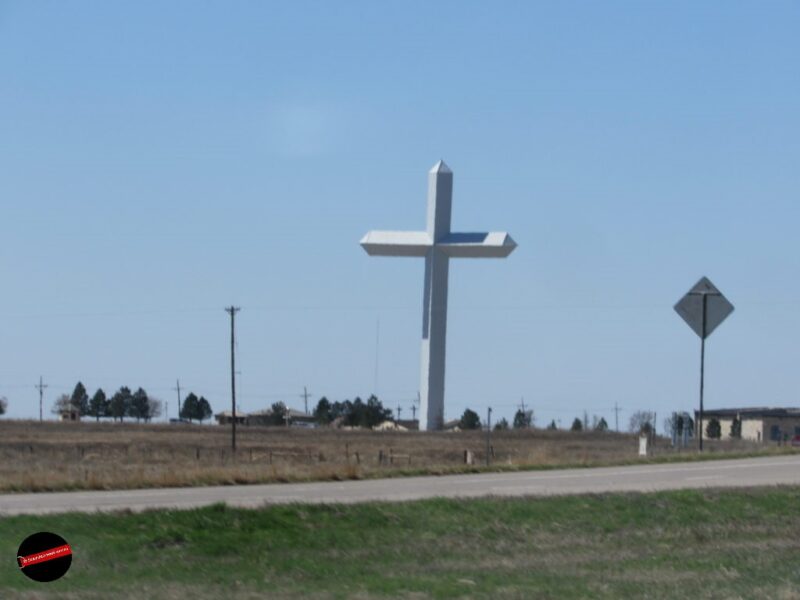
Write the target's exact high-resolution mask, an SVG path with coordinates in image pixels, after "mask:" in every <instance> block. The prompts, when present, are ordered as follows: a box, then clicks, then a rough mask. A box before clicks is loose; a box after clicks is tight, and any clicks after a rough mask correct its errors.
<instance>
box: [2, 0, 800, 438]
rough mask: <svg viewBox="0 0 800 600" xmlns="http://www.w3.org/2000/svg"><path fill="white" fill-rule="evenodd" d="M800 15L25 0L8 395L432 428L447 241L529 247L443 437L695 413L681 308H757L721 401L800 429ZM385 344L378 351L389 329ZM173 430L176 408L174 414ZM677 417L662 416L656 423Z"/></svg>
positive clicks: (507, 282) (712, 370) (7, 176)
mask: <svg viewBox="0 0 800 600" xmlns="http://www.w3.org/2000/svg"><path fill="white" fill-rule="evenodd" d="M799 18H800V4H798V3H797V2H777V1H775V2H694V1H692V2H603V3H598V2H494V3H490V2H461V1H459V2H435V3H432V2H381V3H377V2H336V3H333V2H283V3H268V2H252V3H251V2H218V3H214V2H203V3H197V2H169V3H164V2H136V3H108V2H71V3H62V2H2V1H0V205H1V206H2V217H3V218H2V221H0V227H1V228H2V239H3V243H2V250H0V281H2V284H3V285H2V289H3V293H2V294H0V315H2V318H0V340H1V342H0V394H1V395H4V396H7V397H8V399H9V413H8V416H10V417H32V416H34V415H38V394H37V392H36V390H35V389H34V388H33V385H34V384H35V383H36V382H37V381H38V378H39V375H43V376H44V377H45V380H46V382H49V383H50V384H51V387H50V388H49V389H48V390H47V402H46V405H47V406H48V407H49V405H50V404H51V402H52V400H53V399H54V397H55V396H56V395H57V394H59V393H62V392H66V391H69V390H70V389H71V387H72V386H73V385H74V383H75V381H77V380H78V379H80V380H82V381H83V382H84V383H85V384H86V385H87V387H88V388H89V390H90V392H91V391H93V390H94V389H95V388H96V387H98V386H102V387H103V388H104V389H105V390H106V391H112V390H114V389H116V388H118V387H119V386H120V385H129V386H139V385H142V386H144V387H145V388H146V389H147V390H148V391H149V392H150V393H151V394H153V395H156V396H159V397H161V398H162V399H165V400H169V401H170V410H171V411H173V412H174V407H175V402H174V397H175V393H174V392H173V391H172V390H171V388H172V387H173V386H174V383H175V379H176V378H180V379H181V384H182V386H183V387H184V388H185V389H187V390H188V389H191V390H194V391H196V392H197V393H203V394H205V395H206V396H207V397H208V398H209V399H210V401H211V403H212V406H213V407H214V408H215V409H216V410H220V409H223V408H225V407H226V406H229V403H230V397H229V387H230V383H229V363H228V360H229V358H228V350H229V348H228V325H229V322H228V318H227V315H226V314H225V313H224V312H223V307H224V306H226V305H230V304H231V303H234V304H236V305H239V306H241V307H242V311H241V312H240V313H239V315H238V319H237V335H238V365H239V368H240V369H241V374H240V376H239V380H238V390H239V404H240V407H241V408H242V409H243V410H254V409H259V408H264V407H266V406H268V405H269V404H270V403H272V402H274V401H277V400H283V401H286V402H288V403H289V404H290V405H293V406H295V407H300V406H301V399H300V394H301V393H302V389H303V386H304V385H307V386H308V388H309V390H310V391H311V392H312V394H313V398H314V399H316V398H318V397H319V395H321V394H325V395H327V396H328V397H329V398H332V399H343V398H348V397H349V398H352V397H354V396H356V395H361V396H362V397H363V396H366V395H368V394H370V393H372V392H373V391H377V393H378V395H379V396H381V397H382V398H383V399H384V400H385V401H386V402H387V403H388V404H389V405H390V406H392V407H395V406H396V405H397V404H398V403H400V404H401V406H402V407H403V411H404V416H407V415H408V414H409V411H410V406H411V400H412V399H413V398H414V397H415V396H416V391H417V389H418V385H419V383H418V380H419V347H420V340H419V335H420V330H421V323H420V320H421V301H422V276H423V264H422V261H421V260H417V259H378V258H369V257H367V255H366V254H365V253H364V252H363V251H362V249H361V248H360V247H359V245H358V240H359V239H360V238H361V236H362V235H363V234H364V233H365V232H366V231H367V230H370V229H423V228H424V225H425V193H426V172H427V170H428V169H429V168H430V167H431V166H432V165H433V164H434V163H435V162H436V161H437V160H438V159H440V158H444V159H445V161H446V162H447V163H448V164H449V165H450V167H451V168H452V169H453V171H454V172H455V191H454V201H453V228H454V229H455V230H468V231H469V230H472V231H474V230H483V229H487V230H507V231H509V232H510V233H511V235H512V236H513V237H514V239H515V240H516V241H517V242H518V243H519V247H518V248H517V250H516V251H515V252H514V254H512V255H511V256H510V257H509V258H508V259H507V260H504V261H475V260H463V261H456V262H454V263H453V265H452V267H451V270H450V314H449V321H448V356H447V360H448V364H447V386H446V397H447V400H446V403H447V404H446V416H447V418H453V417H457V416H458V415H459V414H460V413H461V412H462V411H463V409H464V407H466V406H470V407H472V408H474V409H476V410H478V411H479V412H480V413H481V414H484V413H485V409H486V407H487V406H489V405H492V406H493V407H494V409H495V415H496V416H498V417H499V416H506V417H510V416H511V415H512V414H513V411H514V407H515V405H516V404H517V403H518V402H519V400H520V398H521V397H524V398H525V401H526V403H527V404H529V405H531V406H532V407H533V408H534V410H535V412H536V418H537V422H538V423H539V424H541V425H544V424H546V423H547V422H549V421H550V419H561V420H562V424H563V425H564V426H566V425H568V424H569V422H571V420H572V418H574V417H575V416H577V415H582V414H583V411H584V410H586V411H588V412H589V414H590V415H591V414H597V415H603V416H605V417H606V418H607V419H608V420H609V422H611V423H612V425H613V414H614V413H613V407H614V404H615V403H618V404H619V406H621V407H622V408H623V411H622V413H621V415H620V420H621V424H623V425H625V424H627V419H628V417H629V415H630V413H631V411H633V410H637V409H650V410H656V411H657V412H658V414H659V422H660V421H661V420H662V419H661V416H662V415H664V416H666V414H667V413H668V412H669V411H671V410H675V409H687V410H688V409H692V408H694V407H695V405H696V403H697V388H698V368H699V364H698V363H699V341H698V339H697V338H696V337H695V335H694V334H693V333H692V332H691V330H690V329H689V328H688V327H687V326H686V325H684V324H683V322H682V321H681V320H680V318H679V317H678V316H677V315H676V314H675V313H674V311H673V310H672V305H673V304H674V303H675V302H676V301H677V300H678V299H679V298H680V296H681V295H682V294H683V293H684V292H685V291H687V290H688V289H689V287H691V285H692V284H694V283H695V281H696V280H697V279H699V277H700V276H702V275H708V276H709V277H710V278H711V279H712V281H714V282H715V283H716V284H717V285H718V287H719V288H720V289H721V290H722V291H723V292H724V293H725V294H726V295H727V296H728V297H729V298H730V299H731V301H732V302H733V303H734V304H735V305H736V311H735V312H734V314H733V315H732V316H731V317H730V319H729V320H728V321H727V322H726V323H725V324H724V325H722V326H721V327H720V328H719V329H718V330H717V331H716V332H715V333H714V335H713V336H712V337H711V338H710V340H709V343H708V354H707V396H706V398H707V406H712V407H713V406H723V405H725V406H736V405H762V404H769V405H795V406H796V405H798V404H800V399H798V391H799V390H800V369H798V367H797V356H798V354H797V350H796V346H797V339H798V334H800V316H798V314H797V305H798V303H799V302H800V278H799V277H798V275H800V272H799V271H800V269H799V268H798V245H799V244H798V238H797V226H798V222H800V219H799V218H800V208H798V201H797V200H798V197H797V192H798V189H800V185H799V184H800V169H798V167H797V165H798V164H800V112H798V110H797V107H798V106H799V105H800V77H798V73H797V65H798V61H799V60H800V39H799V38H798V36H797V35H796V33H797V23H798V19H799ZM378 321H379V322H380V340H379V343H378V344H377V357H378V361H377V367H378V368H377V386H376V368H375V364H376V329H377V323H378ZM173 416H174V414H173ZM659 426H660V423H659Z"/></svg>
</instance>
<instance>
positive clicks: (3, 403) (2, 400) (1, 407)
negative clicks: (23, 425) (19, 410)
mask: <svg viewBox="0 0 800 600" xmlns="http://www.w3.org/2000/svg"><path fill="white" fill-rule="evenodd" d="M6 410H8V399H7V398H6V397H5V396H0V415H4V414H6Z"/></svg>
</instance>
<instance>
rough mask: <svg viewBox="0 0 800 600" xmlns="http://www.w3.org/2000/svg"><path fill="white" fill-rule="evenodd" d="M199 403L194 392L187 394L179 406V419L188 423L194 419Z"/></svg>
mask: <svg viewBox="0 0 800 600" xmlns="http://www.w3.org/2000/svg"><path fill="white" fill-rule="evenodd" d="M199 401H200V399H199V398H198V397H197V396H195V394H194V392H189V395H188V396H186V398H184V400H183V406H181V412H180V415H181V419H187V420H188V421H189V422H190V423H191V422H192V420H193V419H196V418H197V415H198V414H199V410H198V407H197V404H198V402H199Z"/></svg>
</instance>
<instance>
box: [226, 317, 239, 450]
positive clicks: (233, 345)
mask: <svg viewBox="0 0 800 600" xmlns="http://www.w3.org/2000/svg"><path fill="white" fill-rule="evenodd" d="M240 310H241V308H239V307H236V306H233V305H231V306H229V307H228V308H226V309H225V312H226V313H228V314H229V315H230V316H231V450H233V452H236V359H235V355H236V335H235V331H236V329H235V327H234V321H235V319H236V313H237V312H239V311H240ZM234 458H235V455H234Z"/></svg>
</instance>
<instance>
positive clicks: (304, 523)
mask: <svg viewBox="0 0 800 600" xmlns="http://www.w3.org/2000/svg"><path fill="white" fill-rule="evenodd" d="M43 530H44V531H53V532H55V533H58V534H60V535H62V536H63V537H65V538H66V539H67V540H68V541H69V542H70V544H71V545H72V547H73V551H74V560H73V566H72V568H71V570H70V571H69V573H68V574H67V575H66V576H65V577H64V578H63V579H61V580H59V581H57V582H53V583H50V584H46V585H45V584H36V583H34V582H31V581H29V580H28V579H27V578H26V577H24V575H22V574H21V573H19V572H18V570H17V568H16V565H15V563H14V561H13V557H14V556H15V553H16V549H17V545H18V544H19V542H20V541H21V540H22V539H23V538H24V537H26V536H27V535H29V534H30V533H33V532H36V531H43ZM0 554H1V555H2V556H5V557H6V559H4V560H2V561H0V597H2V598H12V599H22V598H31V599H32V598H37V599H45V600H48V599H78V598H81V599H83V598H87V599H99V598H123V599H127V598H152V599H156V600H158V599H173V598H199V599H206V598H220V597H226V596H227V597H232V598H264V597H268V598H387V597H392V598H414V599H422V598H458V597H469V598H559V599H560V598H609V599H610V598H754V599H755V598H759V599H761V598H782V599H795V598H800V487H783V488H754V489H747V490H725V491H722V490H685V491H675V492H661V493H652V494H607V495H587V496H565V497H550V498H515V499H496V498H488V499H478V500H445V499H435V500H425V501H419V502H408V503H369V504H359V505H324V506H300V505H289V506H271V507H266V508H262V509H258V510H248V509H233V508H228V507H226V506H224V505H217V506H212V507H207V508H203V509H196V510H189V511H148V512H144V513H129V512H123V513H114V514H101V513H98V514H91V515H86V514H64V515H50V516H41V517H32V516H18V517H8V518H3V519H0Z"/></svg>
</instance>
